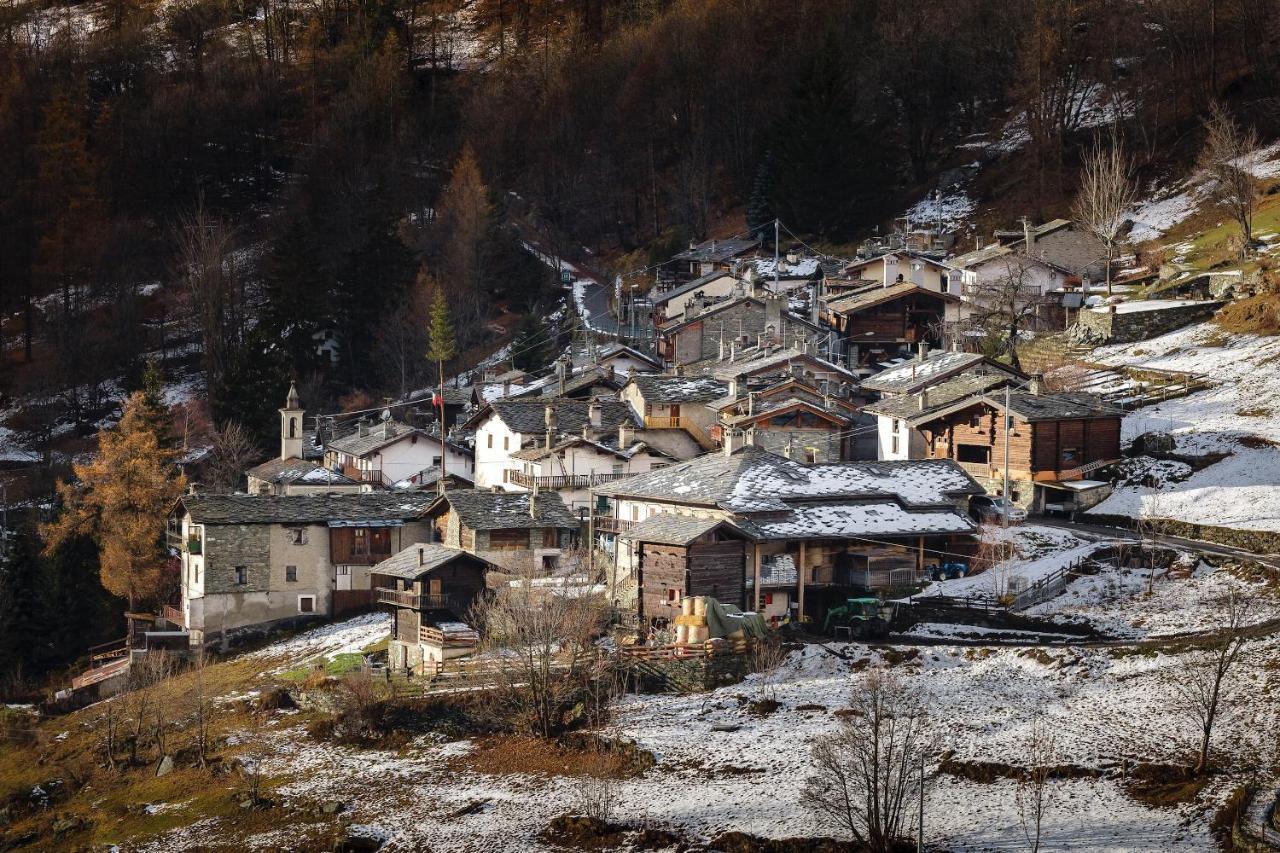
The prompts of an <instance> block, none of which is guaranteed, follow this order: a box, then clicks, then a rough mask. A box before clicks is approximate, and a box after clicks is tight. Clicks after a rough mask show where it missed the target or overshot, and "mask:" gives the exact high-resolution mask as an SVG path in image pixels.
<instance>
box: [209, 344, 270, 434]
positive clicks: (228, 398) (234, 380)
mask: <svg viewBox="0 0 1280 853" xmlns="http://www.w3.org/2000/svg"><path fill="white" fill-rule="evenodd" d="M286 362H287V359H286V357H285V355H284V352H283V351H282V350H281V348H280V347H277V346H276V345H275V343H274V342H273V341H270V340H268V332H267V331H266V330H264V329H261V328H257V329H254V330H253V331H252V332H250V333H249V335H248V337H247V338H246V339H245V343H244V346H242V347H239V348H238V349H236V350H235V351H234V352H232V354H231V358H230V360H229V361H228V363H227V370H226V377H225V380H224V381H223V382H221V383H219V384H218V385H217V386H213V387H210V388H209V409H210V412H211V413H212V415H213V420H214V422H215V423H226V422H228V421H235V422H237V423H239V424H240V425H241V426H243V427H244V428H245V430H246V431H247V432H248V433H249V437H250V439H251V440H252V441H253V442H254V444H256V445H258V446H259V447H272V446H275V445H277V444H278V442H279V433H278V430H279V426H280V425H279V422H278V419H277V416H276V412H275V410H274V409H273V408H271V407H270V406H264V405H263V402H262V401H263V400H273V399H276V398H277V397H279V395H280V389H281V388H283V387H286V386H287V385H288V384H289V374H290V371H289V368H288V365H287V363H286Z"/></svg>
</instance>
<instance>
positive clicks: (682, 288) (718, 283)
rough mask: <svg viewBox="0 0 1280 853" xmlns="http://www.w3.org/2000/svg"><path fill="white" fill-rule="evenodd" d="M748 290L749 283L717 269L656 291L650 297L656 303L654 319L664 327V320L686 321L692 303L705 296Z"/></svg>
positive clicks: (728, 295) (731, 293) (740, 292)
mask: <svg viewBox="0 0 1280 853" xmlns="http://www.w3.org/2000/svg"><path fill="white" fill-rule="evenodd" d="M745 289H746V285H744V284H743V283H742V281H741V280H739V279H738V277H737V276H735V275H733V274H732V273H729V272H724V271H719V270H717V271H714V272H711V273H709V274H707V275H704V276H699V277H698V278H695V279H693V280H692V281H686V282H684V283H683V284H679V285H677V286H675V287H671V288H668V289H666V290H663V291H660V292H657V293H654V294H653V295H652V296H651V297H650V301H651V302H652V304H653V322H654V324H655V325H658V326H661V325H663V324H664V323H669V322H672V321H678V320H683V319H684V317H685V310H686V309H687V308H688V307H689V305H690V303H693V302H695V301H696V302H701V301H702V300H706V299H711V300H720V299H726V298H728V297H730V296H733V295H735V294H737V295H742V294H743V293H744V292H745Z"/></svg>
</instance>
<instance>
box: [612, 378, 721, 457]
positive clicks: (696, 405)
mask: <svg viewBox="0 0 1280 853" xmlns="http://www.w3.org/2000/svg"><path fill="white" fill-rule="evenodd" d="M728 388H729V384H728V383H727V382H725V381H724V380H721V379H716V378H715V377H714V376H666V375H663V376H657V375H653V374H641V375H639V376H633V377H631V379H630V381H628V382H627V384H626V385H624V386H623V388H622V390H621V391H620V392H619V393H618V396H619V398H621V400H622V402H624V403H626V404H627V405H628V406H630V407H631V411H632V413H634V415H635V417H636V419H637V420H639V421H640V422H641V423H642V424H643V425H644V428H645V429H646V430H664V429H679V430H684V431H685V432H687V433H689V435H691V436H692V437H693V439H694V440H695V441H697V442H698V445H699V446H700V447H702V448H703V449H704V450H709V449H711V448H712V447H714V446H715V445H714V443H713V442H712V440H711V438H710V435H709V433H710V431H711V427H712V426H714V425H715V422H716V418H715V415H714V413H713V412H712V411H711V409H709V408H707V403H710V402H711V401H712V400H717V399H719V398H721V397H723V396H724V395H725V393H726V392H727V391H728Z"/></svg>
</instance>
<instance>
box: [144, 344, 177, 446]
mask: <svg viewBox="0 0 1280 853" xmlns="http://www.w3.org/2000/svg"><path fill="white" fill-rule="evenodd" d="M140 414H141V416H142V418H143V420H145V421H146V422H147V425H148V427H149V428H150V429H151V431H152V432H154V433H155V434H156V437H157V438H158V439H159V440H160V444H161V445H162V446H165V447H169V446H171V445H172V444H173V414H172V413H171V412H170V411H169V407H168V406H167V405H166V404H165V402H164V368H163V367H161V366H160V361H159V359H155V358H149V359H147V363H146V366H145V367H143V369H142V410H141V412H140Z"/></svg>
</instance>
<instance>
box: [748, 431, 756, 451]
mask: <svg viewBox="0 0 1280 853" xmlns="http://www.w3.org/2000/svg"><path fill="white" fill-rule="evenodd" d="M755 446H756V428H755V427H750V428H748V429H747V447H755Z"/></svg>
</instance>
